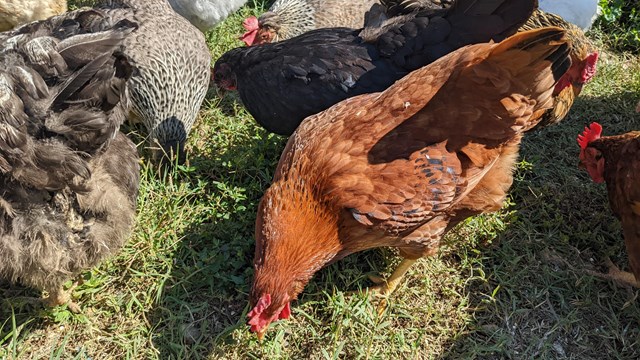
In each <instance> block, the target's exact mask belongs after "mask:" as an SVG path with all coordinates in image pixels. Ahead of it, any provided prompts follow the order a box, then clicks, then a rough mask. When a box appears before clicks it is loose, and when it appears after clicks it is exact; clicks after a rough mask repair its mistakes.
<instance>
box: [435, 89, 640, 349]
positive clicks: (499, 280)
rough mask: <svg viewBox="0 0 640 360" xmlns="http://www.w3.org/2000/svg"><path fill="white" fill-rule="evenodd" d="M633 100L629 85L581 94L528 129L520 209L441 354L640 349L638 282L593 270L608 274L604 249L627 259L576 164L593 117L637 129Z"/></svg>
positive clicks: (601, 195)
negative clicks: (541, 125)
mask: <svg viewBox="0 0 640 360" xmlns="http://www.w3.org/2000/svg"><path fill="white" fill-rule="evenodd" d="M635 101H637V94H634V93H632V92H625V93H621V94H616V95H614V96H598V97H587V96H584V97H581V98H579V99H578V100H577V101H576V103H575V105H574V108H573V110H572V112H571V115H570V117H569V118H567V119H565V121H564V122H563V123H561V124H560V125H557V126H554V127H550V128H547V129H543V130H540V131H536V132H534V133H531V134H527V135H526V136H525V140H524V141H523V144H522V150H521V152H520V155H521V159H524V163H523V164H521V166H520V167H519V170H518V172H517V177H516V181H515V183H514V186H513V187H512V189H511V197H512V200H513V202H514V203H515V205H513V206H512V208H511V210H514V214H513V216H512V217H511V219H510V223H509V225H508V227H507V229H506V230H505V231H504V232H503V233H502V234H500V236H499V237H498V238H497V241H496V242H495V244H494V245H493V246H492V247H490V248H487V249H484V250H482V252H483V255H484V257H485V258H486V260H485V261H484V272H485V273H486V274H488V275H487V277H486V280H485V281H474V282H471V284H470V285H469V286H467V287H466V289H465V292H466V294H467V295H468V297H469V299H470V304H469V308H470V309H473V312H474V315H473V321H471V322H470V323H468V324H467V325H466V326H465V328H464V329H462V330H461V331H460V332H459V333H458V334H457V335H456V336H455V337H453V338H452V339H451V346H450V350H449V351H448V352H447V353H446V354H443V355H442V356H441V357H440V358H443V359H462V358H464V359H475V358H477V359H519V358H526V359H532V358H537V359H566V358H575V359H602V358H624V359H635V358H639V357H640V350H639V349H640V329H639V328H638V326H637V325H638V322H640V305H639V304H638V302H637V297H638V290H631V289H625V288H621V287H617V286H616V285H615V284H612V283H611V282H609V281H607V280H602V279H599V278H595V277H593V276H591V275H589V274H588V273H587V271H588V270H591V271H599V272H606V269H605V268H604V266H603V265H602V264H603V259H604V258H605V257H606V256H610V257H611V259H612V260H613V262H614V263H616V264H618V265H620V266H621V267H622V268H626V269H629V267H628V265H627V260H626V253H625V250H624V243H623V237H622V233H621V230H620V225H619V223H618V221H617V220H616V219H615V218H614V217H613V215H612V213H611V211H610V208H609V203H608V199H607V192H606V189H605V187H604V186H603V185H597V184H595V183H592V182H591V180H590V179H589V177H588V175H587V174H586V173H585V172H584V171H583V170H581V169H579V168H578V167H577V164H578V152H579V148H578V146H577V144H576V140H575V139H576V136H577V135H578V134H579V133H580V132H581V131H582V129H583V128H584V126H585V125H587V124H588V123H590V122H592V121H598V122H600V123H601V124H602V125H603V127H604V131H603V134H604V135H608V134H611V135H614V134H620V133H624V132H628V131H631V130H637V129H640V116H638V114H635V113H632V112H631V111H630V109H633V104H634V103H635ZM616 114H620V115H616Z"/></svg>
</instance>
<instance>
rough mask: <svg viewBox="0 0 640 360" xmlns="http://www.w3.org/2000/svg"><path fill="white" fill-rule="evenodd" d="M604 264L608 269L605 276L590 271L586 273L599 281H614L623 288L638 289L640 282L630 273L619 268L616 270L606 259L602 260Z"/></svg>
mask: <svg viewBox="0 0 640 360" xmlns="http://www.w3.org/2000/svg"><path fill="white" fill-rule="evenodd" d="M604 263H605V265H607V268H608V271H607V273H606V274H604V273H601V272H597V271H592V270H587V273H588V274H589V275H593V276H595V277H599V278H601V279H606V280H610V281H614V282H616V283H617V284H620V285H623V286H631V287H636V288H640V282H639V281H638V280H637V279H636V277H635V275H633V274H632V273H630V272H627V271H622V270H620V268H618V267H617V266H616V265H615V264H614V263H613V262H612V261H611V259H609V258H608V257H607V258H606V259H605V260H604Z"/></svg>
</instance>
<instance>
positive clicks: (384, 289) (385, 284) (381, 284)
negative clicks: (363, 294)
mask: <svg viewBox="0 0 640 360" xmlns="http://www.w3.org/2000/svg"><path fill="white" fill-rule="evenodd" d="M416 261H418V260H414V259H403V260H402V262H401V263H400V265H398V267H397V268H396V269H395V270H394V271H393V273H392V274H391V276H389V278H388V279H386V280H384V279H382V278H380V277H369V278H370V279H371V281H373V282H374V283H376V284H378V285H376V286H372V287H370V288H369V290H374V291H377V292H378V293H379V294H380V295H383V296H389V295H391V294H392V293H393V292H394V291H395V290H396V288H397V287H398V285H399V284H400V282H401V281H402V279H403V278H404V275H405V274H406V273H407V271H409V268H411V265H413V264H414V263H415V262H416ZM386 309H387V300H386V299H382V300H381V301H380V304H379V305H378V314H380V315H382V313H384V311H385V310H386Z"/></svg>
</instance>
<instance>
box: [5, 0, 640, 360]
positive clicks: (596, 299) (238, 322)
mask: <svg viewBox="0 0 640 360" xmlns="http://www.w3.org/2000/svg"><path fill="white" fill-rule="evenodd" d="M258 11H259V9H256V8H255V7H246V8H243V9H242V10H241V11H240V12H239V13H238V14H236V15H234V16H233V17H231V18H229V19H228V20H226V21H225V22H224V23H223V24H221V25H220V26H219V27H217V28H216V29H215V30H213V31H212V32H210V33H209V34H208V35H207V38H208V42H209V44H210V48H211V52H212V56H213V58H214V59H215V58H217V57H218V56H220V55H221V54H222V53H223V52H224V51H226V50H228V49H230V48H232V47H235V46H239V45H240V42H239V41H238V40H237V39H236V36H237V34H239V33H241V32H242V27H241V26H240V23H241V19H242V18H244V17H246V16H247V15H250V14H254V13H257V12H258ZM592 36H593V37H594V38H596V39H606V36H604V35H603V34H599V33H594V34H592ZM639 60H640V59H639V58H638V57H637V56H632V55H628V54H616V53H611V52H605V55H604V56H603V57H602V60H601V62H600V69H599V73H598V75H597V77H596V78H595V79H594V81H593V82H592V83H590V84H589V85H588V86H586V88H585V90H584V92H583V95H582V96H581V97H580V98H579V99H578V100H577V101H576V103H575V105H574V108H573V110H572V112H571V114H570V116H569V117H568V118H567V119H566V120H565V121H564V122H563V123H561V124H560V125H558V126H555V127H551V128H547V129H544V130H542V131H538V132H535V133H532V134H528V135H527V136H526V138H525V141H524V143H523V146H522V152H521V161H520V163H519V165H518V170H517V174H516V181H515V183H514V186H513V188H512V191H511V196H510V199H509V201H508V203H507V204H506V205H505V208H504V209H503V210H502V211H501V212H499V213H497V214H493V215H488V216H481V217H476V218H473V219H470V220H468V221H466V222H465V223H464V224H463V225H462V226H460V227H458V228H457V229H456V230H455V231H454V232H452V233H451V234H450V235H448V236H447V239H446V240H447V241H446V245H445V246H444V247H443V248H442V250H441V251H440V253H439V255H438V256H436V257H433V258H428V259H422V260H420V262H419V263H418V264H417V265H415V266H414V267H413V268H412V270H411V271H410V274H409V275H408V277H407V279H406V281H405V282H404V283H403V284H402V285H401V287H400V288H399V290H398V291H397V292H396V294H395V295H394V296H393V298H392V303H391V307H390V309H389V310H388V311H387V313H385V314H383V315H382V316H378V315H377V314H376V312H375V311H374V309H375V305H376V303H375V302H373V301H371V300H369V299H368V298H367V297H365V296H364V295H351V294H349V293H348V292H349V291H351V290H357V289H358V288H362V287H366V286H368V285H370V284H369V282H368V280H367V279H366V276H367V274H370V273H376V272H381V273H383V274H389V273H390V271H392V270H393V268H394V266H395V265H396V264H397V263H398V258H397V257H396V256H395V255H394V253H393V251H391V250H386V249H378V250H373V251H368V252H365V253H360V254H356V255H354V256H351V257H349V258H347V259H344V260H343V261H340V262H338V263H336V264H334V265H332V266H330V267H328V268H325V269H323V270H322V271H320V272H319V273H318V274H317V275H316V276H315V278H314V279H313V280H312V282H311V283H310V284H309V285H308V286H307V287H306V289H305V291H304V293H303V294H302V296H301V299H300V300H299V301H297V302H296V303H295V304H293V318H292V320H290V321H286V322H279V323H276V324H274V326H272V328H271V329H270V331H269V333H268V334H267V336H266V338H265V341H264V342H263V343H262V344H260V343H258V341H257V340H256V338H255V336H254V335H252V334H250V333H249V332H248V328H247V327H246V326H245V325H244V322H245V314H246V312H247V311H248V309H247V305H246V303H247V292H248V289H249V284H250V281H251V277H252V266H251V261H252V257H253V224H254V221H255V212H256V206H257V202H258V200H259V198H260V196H261V194H262V192H263V191H264V189H266V188H267V187H268V185H269V183H270V181H271V177H272V175H273V170H274V168H275V165H276V163H277V160H278V158H279V154H280V152H281V150H282V148H283V146H284V143H285V140H286V139H284V138H283V137H279V136H275V135H269V134H266V132H265V131H264V130H262V129H261V128H260V127H258V126H257V125H256V123H255V122H254V121H253V119H252V118H251V116H250V115H248V114H247V112H246V111H245V110H244V109H243V107H242V105H241V104H240V103H239V100H238V99H237V97H235V96H234V94H227V95H226V96H224V97H222V98H220V97H218V96H217V95H216V94H214V93H211V94H209V96H208V97H207V100H206V101H205V104H204V105H203V108H202V111H201V113H200V119H199V122H198V125H197V126H196V127H195V129H194V131H193V133H192V135H191V138H190V143H189V154H190V155H189V156H190V158H189V162H188V164H187V165H186V166H183V167H180V168H179V169H177V170H176V171H174V172H173V173H171V174H168V175H164V176H160V175H157V172H156V170H155V169H154V168H153V167H152V166H150V165H147V166H145V168H144V170H143V173H142V184H141V193H140V197H139V200H138V201H139V202H138V207H139V213H138V219H137V220H138V221H137V226H136V228H135V231H134V233H133V235H132V237H131V239H130V241H129V242H128V244H127V246H126V247H125V248H124V249H123V251H122V252H121V253H120V254H119V255H118V256H117V257H114V258H113V259H111V260H109V261H107V262H105V263H103V264H102V265H100V266H99V267H98V268H95V269H92V270H91V271H89V272H86V273H85V274H83V277H84V278H85V282H84V284H83V285H82V286H80V287H79V288H78V289H77V290H76V291H75V293H74V296H75V298H76V300H77V301H79V302H80V303H81V305H82V307H83V310H84V311H83V313H82V314H80V315H72V314H71V313H70V312H69V311H68V310H67V309H66V308H65V307H59V308H55V309H48V310H43V309H40V308H34V307H33V306H32V305H30V304H28V303H27V302H25V301H23V300H22V299H24V297H27V296H38V295H39V294H38V293H37V292H35V291H34V290H31V289H28V288H23V287H20V286H17V285H11V286H10V285H1V286H0V359H207V358H210V359H259V358H268V359H298V358H312V359H338V358H339V359H356V358H357V359H391V358H392V359H399V358H415V359H567V358H569V359H604V358H612V359H613V358H616V359H636V358H639V357H640V329H639V328H638V323H639V322H640V306H639V305H638V302H637V297H638V291H637V290H630V289H626V288H620V287H617V286H615V285H614V284H612V283H610V282H607V281H604V280H601V279H598V278H594V277H592V276H590V275H588V274H587V273H586V270H604V268H603V266H602V263H603V261H602V260H603V258H604V257H605V256H611V258H612V259H613V261H614V262H615V263H617V264H620V265H621V266H622V267H625V268H628V266H627V262H626V254H625V252H624V246H623V241H622V235H621V232H620V226H619V224H618V222H617V221H616V220H615V219H614V218H613V216H612V215H611V212H610V210H609V207H608V203H607V198H606V191H605V189H604V187H603V186H600V185H596V184H594V183H592V182H591V181H590V180H589V179H588V177H587V176H586V174H584V173H583V172H582V171H581V170H580V169H578V168H577V161H578V158H577V153H578V150H577V145H576V144H575V137H576V135H577V134H578V133H579V132H580V130H581V129H582V127H583V126H584V125H585V124H586V123H588V122H591V121H594V120H597V121H600V122H601V123H602V124H603V125H604V127H605V130H604V131H605V133H607V134H616V133H621V132H626V131H629V130H633V129H638V128H640V116H638V114H636V113H634V112H633V109H634V108H635V103H636V101H637V98H638V95H640V61H639ZM283 101H286V99H283Z"/></svg>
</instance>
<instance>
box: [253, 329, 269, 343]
mask: <svg viewBox="0 0 640 360" xmlns="http://www.w3.org/2000/svg"><path fill="white" fill-rule="evenodd" d="M266 332H267V327H266V326H265V327H264V329H262V330H260V331H258V332H256V335H258V341H260V342H262V338H263V337H264V334H265V333H266Z"/></svg>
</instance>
